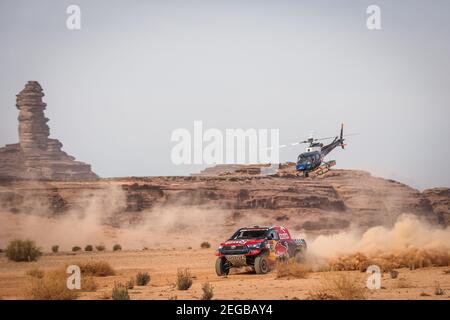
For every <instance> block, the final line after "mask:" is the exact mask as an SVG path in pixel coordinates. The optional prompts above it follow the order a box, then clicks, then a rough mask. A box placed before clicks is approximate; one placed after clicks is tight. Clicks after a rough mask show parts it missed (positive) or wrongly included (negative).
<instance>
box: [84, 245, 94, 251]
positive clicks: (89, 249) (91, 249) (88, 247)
mask: <svg viewBox="0 0 450 320" xmlns="http://www.w3.org/2000/svg"><path fill="white" fill-rule="evenodd" d="M93 250H94V247H93V246H92V245H90V244H88V245H87V246H86V247H84V251H93Z"/></svg>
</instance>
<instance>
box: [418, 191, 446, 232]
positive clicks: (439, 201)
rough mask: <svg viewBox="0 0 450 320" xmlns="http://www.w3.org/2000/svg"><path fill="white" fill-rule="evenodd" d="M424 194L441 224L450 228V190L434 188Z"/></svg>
mask: <svg viewBox="0 0 450 320" xmlns="http://www.w3.org/2000/svg"><path fill="white" fill-rule="evenodd" d="M423 194H424V195H425V197H426V198H427V199H428V200H429V201H430V204H431V206H432V207H433V211H434V212H435V213H436V215H437V216H438V220H439V223H441V224H444V225H446V226H450V189H449V188H433V189H428V190H424V191H423Z"/></svg>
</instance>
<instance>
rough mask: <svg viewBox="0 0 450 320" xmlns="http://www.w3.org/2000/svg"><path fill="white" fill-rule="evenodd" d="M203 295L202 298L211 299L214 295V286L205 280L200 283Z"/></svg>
mask: <svg viewBox="0 0 450 320" xmlns="http://www.w3.org/2000/svg"><path fill="white" fill-rule="evenodd" d="M202 290H203V295H202V300H211V299H212V297H213V296H214V287H213V286H212V285H211V284H210V283H208V282H206V283H204V284H203V285H202Z"/></svg>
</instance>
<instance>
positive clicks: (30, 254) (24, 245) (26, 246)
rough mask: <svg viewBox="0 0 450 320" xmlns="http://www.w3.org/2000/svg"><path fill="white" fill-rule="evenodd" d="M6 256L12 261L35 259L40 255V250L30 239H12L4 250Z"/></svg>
mask: <svg viewBox="0 0 450 320" xmlns="http://www.w3.org/2000/svg"><path fill="white" fill-rule="evenodd" d="M5 253H6V257H8V259H9V260H12V261H28V262H30V261H36V260H37V259H38V258H39V257H40V256H41V255H42V252H41V250H40V249H39V248H38V247H36V245H35V243H34V241H31V240H12V241H10V242H9V243H8V246H7V247H6V250H5Z"/></svg>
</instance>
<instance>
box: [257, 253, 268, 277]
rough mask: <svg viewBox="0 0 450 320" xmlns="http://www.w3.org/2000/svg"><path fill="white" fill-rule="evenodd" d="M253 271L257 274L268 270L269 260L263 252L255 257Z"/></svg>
mask: <svg viewBox="0 0 450 320" xmlns="http://www.w3.org/2000/svg"><path fill="white" fill-rule="evenodd" d="M255 271H256V273H257V274H266V273H267V272H269V260H267V256H266V255H265V254H263V255H260V256H257V257H256V259H255Z"/></svg>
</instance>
